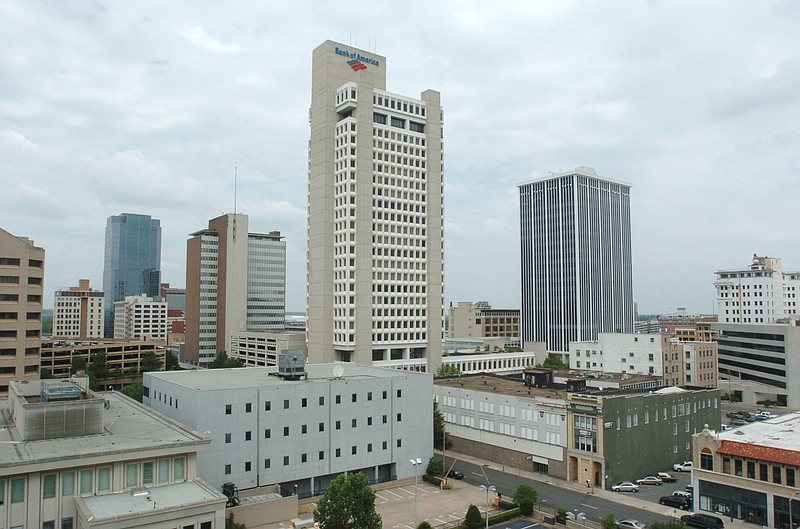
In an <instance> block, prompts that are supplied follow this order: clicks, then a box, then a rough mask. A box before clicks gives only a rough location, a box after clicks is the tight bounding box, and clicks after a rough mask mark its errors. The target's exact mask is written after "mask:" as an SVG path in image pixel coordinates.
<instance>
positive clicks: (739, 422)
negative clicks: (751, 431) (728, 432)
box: [731, 419, 747, 426]
mask: <svg viewBox="0 0 800 529" xmlns="http://www.w3.org/2000/svg"><path fill="white" fill-rule="evenodd" d="M731 424H732V425H734V426H744V425H745V424H747V421H745V420H744V419H734V420H733V421H732V422H731Z"/></svg>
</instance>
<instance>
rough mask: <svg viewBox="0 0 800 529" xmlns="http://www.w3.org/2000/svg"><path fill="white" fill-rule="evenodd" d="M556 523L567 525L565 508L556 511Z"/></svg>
mask: <svg viewBox="0 0 800 529" xmlns="http://www.w3.org/2000/svg"><path fill="white" fill-rule="evenodd" d="M556 523H560V524H561V525H564V524H566V523H567V510H566V509H565V508H564V507H559V508H558V509H556Z"/></svg>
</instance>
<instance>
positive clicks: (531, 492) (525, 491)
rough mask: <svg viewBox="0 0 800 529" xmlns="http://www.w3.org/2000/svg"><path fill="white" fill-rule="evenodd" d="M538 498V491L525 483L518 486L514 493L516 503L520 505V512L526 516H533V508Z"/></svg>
mask: <svg viewBox="0 0 800 529" xmlns="http://www.w3.org/2000/svg"><path fill="white" fill-rule="evenodd" d="M538 498H539V493H537V492H536V489H534V488H533V487H531V486H530V485H526V484H524V483H522V484H520V485H517V488H516V490H515V491H514V503H516V504H517V505H519V510H520V511H522V514H523V515H525V516H530V515H531V514H533V506H534V505H535V504H536V500H537V499H538Z"/></svg>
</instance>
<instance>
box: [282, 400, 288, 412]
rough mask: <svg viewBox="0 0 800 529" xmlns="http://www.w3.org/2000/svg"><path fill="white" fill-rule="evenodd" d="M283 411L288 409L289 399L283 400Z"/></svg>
mask: <svg viewBox="0 0 800 529" xmlns="http://www.w3.org/2000/svg"><path fill="white" fill-rule="evenodd" d="M283 409H284V410H288V409H289V399H283Z"/></svg>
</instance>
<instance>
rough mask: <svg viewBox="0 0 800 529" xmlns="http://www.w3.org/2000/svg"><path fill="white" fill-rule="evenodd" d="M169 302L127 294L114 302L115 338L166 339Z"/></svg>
mask: <svg viewBox="0 0 800 529" xmlns="http://www.w3.org/2000/svg"><path fill="white" fill-rule="evenodd" d="M168 331H169V328H168V326H167V302H166V301H164V300H162V299H160V298H149V297H147V296H127V297H126V298H125V299H124V300H123V301H117V302H116V303H114V338H128V339H133V338H149V339H152V340H166V339H167V332H168Z"/></svg>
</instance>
